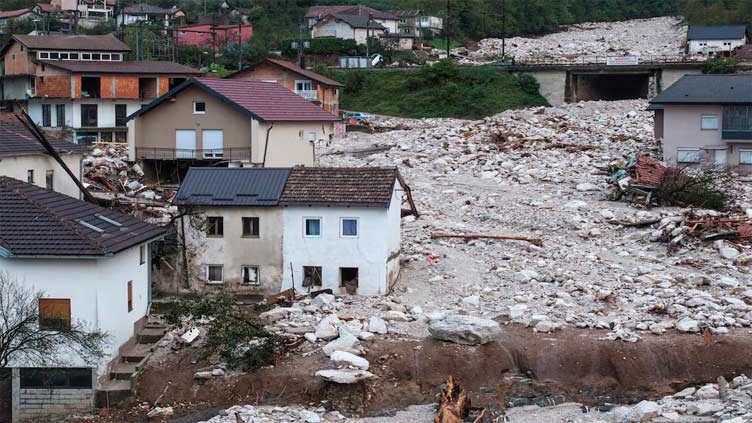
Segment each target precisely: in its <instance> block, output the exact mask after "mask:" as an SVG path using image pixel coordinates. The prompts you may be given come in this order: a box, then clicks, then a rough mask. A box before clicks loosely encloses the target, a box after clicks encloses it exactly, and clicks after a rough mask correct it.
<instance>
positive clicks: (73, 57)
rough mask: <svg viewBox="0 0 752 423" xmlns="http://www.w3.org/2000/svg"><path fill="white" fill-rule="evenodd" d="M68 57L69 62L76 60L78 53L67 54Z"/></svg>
mask: <svg viewBox="0 0 752 423" xmlns="http://www.w3.org/2000/svg"><path fill="white" fill-rule="evenodd" d="M68 57H69V58H70V59H71V60H78V53H69V54H68Z"/></svg>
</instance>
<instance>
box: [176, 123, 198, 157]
mask: <svg viewBox="0 0 752 423" xmlns="http://www.w3.org/2000/svg"><path fill="white" fill-rule="evenodd" d="M175 158H176V159H195V158H196V130H195V129H176V130H175Z"/></svg>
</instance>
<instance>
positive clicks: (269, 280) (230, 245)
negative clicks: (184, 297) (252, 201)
mask: <svg viewBox="0 0 752 423" xmlns="http://www.w3.org/2000/svg"><path fill="white" fill-rule="evenodd" d="M195 211H196V212H197V213H199V214H200V216H201V217H204V216H222V217H223V227H224V235H223V236H222V237H207V236H206V234H205V232H204V231H203V229H202V228H201V227H200V225H201V223H202V222H203V220H202V219H195V222H194V223H193V224H191V219H189V218H185V219H183V222H184V223H185V225H186V242H187V244H188V248H189V251H191V254H193V257H190V256H189V260H188V262H189V271H190V275H191V284H192V288H193V289H195V290H205V289H222V288H224V289H230V290H232V291H234V292H237V293H243V294H262V295H271V294H274V293H277V292H279V291H280V286H281V284H282V267H283V261H282V208H280V207H204V208H201V207H199V208H196V209H195ZM243 217H258V218H259V237H258V238H244V237H243V236H242V234H243V226H242V225H243V223H242V218H243ZM209 264H221V265H223V266H224V268H223V274H224V284H221V285H209V284H207V283H206V266H207V265H209ZM242 266H258V267H259V278H260V284H259V285H258V286H253V285H242V284H241V282H242V274H241V267H242Z"/></svg>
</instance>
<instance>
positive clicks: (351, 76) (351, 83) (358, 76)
mask: <svg viewBox="0 0 752 423" xmlns="http://www.w3.org/2000/svg"><path fill="white" fill-rule="evenodd" d="M365 82H366V74H365V73H364V72H362V71H357V70H356V71H349V72H347V73H346V74H345V82H344V84H345V87H347V92H349V93H351V94H356V93H359V92H360V90H361V89H362V88H363V85H364V84H365Z"/></svg>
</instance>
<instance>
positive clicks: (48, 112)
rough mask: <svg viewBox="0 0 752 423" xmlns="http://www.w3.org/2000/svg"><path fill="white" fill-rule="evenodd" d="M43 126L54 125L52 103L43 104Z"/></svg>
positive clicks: (49, 126)
mask: <svg viewBox="0 0 752 423" xmlns="http://www.w3.org/2000/svg"><path fill="white" fill-rule="evenodd" d="M42 126H43V127H45V128H51V127H52V105H51V104H42Z"/></svg>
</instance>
